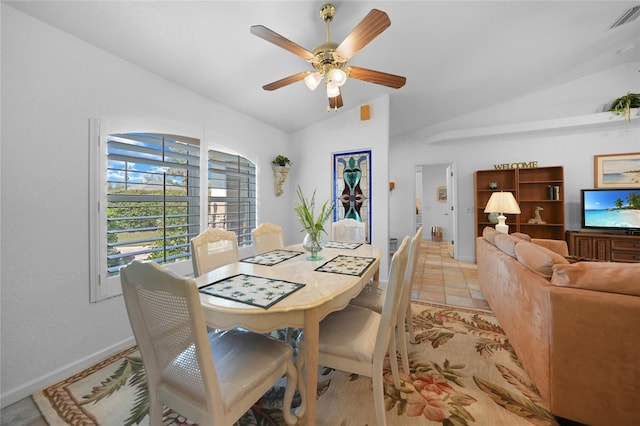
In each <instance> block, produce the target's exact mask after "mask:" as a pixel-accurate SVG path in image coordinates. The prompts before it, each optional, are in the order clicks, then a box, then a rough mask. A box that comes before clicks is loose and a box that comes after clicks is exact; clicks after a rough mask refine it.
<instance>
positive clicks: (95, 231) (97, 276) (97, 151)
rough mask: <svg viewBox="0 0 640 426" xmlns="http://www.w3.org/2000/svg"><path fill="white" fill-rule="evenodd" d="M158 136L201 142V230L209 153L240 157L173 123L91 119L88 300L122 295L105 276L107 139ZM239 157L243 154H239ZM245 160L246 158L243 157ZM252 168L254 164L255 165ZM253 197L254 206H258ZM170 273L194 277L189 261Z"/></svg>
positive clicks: (116, 282)
mask: <svg viewBox="0 0 640 426" xmlns="http://www.w3.org/2000/svg"><path fill="white" fill-rule="evenodd" d="M138 132H145V133H158V134H169V135H181V136H186V137H192V138H195V139H199V140H200V141H201V143H200V169H201V173H200V199H201V200H202V202H201V203H200V229H202V230H203V229H206V227H207V218H208V216H207V206H208V193H207V186H208V181H207V177H208V173H207V170H208V163H207V161H208V151H209V150H217V151H225V152H228V153H230V154H234V155H241V154H237V153H235V152H232V151H231V150H228V149H224V148H222V147H221V145H220V144H218V143H216V144H215V147H213V146H210V145H211V143H210V141H207V139H206V138H205V134H204V130H203V129H199V128H194V127H193V126H188V125H184V124H181V123H175V122H164V121H158V120H140V119H135V120H130V121H128V120H125V119H117V120H114V119H109V118H104V117H103V118H94V119H91V120H89V144H90V148H89V188H88V189H89V262H90V265H89V272H90V277H89V282H90V301H91V302H98V301H101V300H105V299H109V298H112V297H116V296H119V295H121V294H122V289H121V286H120V276H119V275H116V276H112V277H109V276H108V273H107V244H106V241H107V211H106V205H107V204H106V203H107V184H106V178H105V177H106V175H107V137H108V135H110V134H115V133H138ZM241 156H242V155H241ZM242 157H244V158H248V157H246V156H242ZM254 165H255V164H254ZM257 201H258V200H257V194H256V200H255V203H256V207H257V204H258V202H257ZM163 266H164V267H166V268H167V269H169V270H172V271H174V272H176V273H178V274H180V275H185V276H188V275H191V274H193V265H192V262H191V259H190V258H189V259H188V260H182V261H177V262H174V263H168V264H164V265H163Z"/></svg>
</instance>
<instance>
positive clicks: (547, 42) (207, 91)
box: [5, 0, 640, 136]
mask: <svg viewBox="0 0 640 426" xmlns="http://www.w3.org/2000/svg"><path fill="white" fill-rule="evenodd" d="M5 3H8V4H10V5H11V6H13V7H14V8H16V9H18V10H21V11H23V12H25V13H27V14H29V15H32V16H34V17H35V18H37V19H40V20H42V21H44V22H47V23H49V24H51V25H53V26H55V27H58V28H60V29H61V30H63V31H66V32H68V33H70V34H73V35H75V36H77V37H78V38H80V39H82V40H85V41H87V42H88V43H91V44H93V45H95V46H98V47H100V48H102V49H104V50H106V51H109V52H111V53H113V54H114V55H117V56H119V57H122V58H124V59H126V60H128V61H130V62H133V63H136V64H138V65H140V66H142V67H145V68H148V69H149V70H152V71H153V72H155V73H157V74H160V75H162V76H164V77H166V78H167V79H169V80H171V81H173V82H176V83H178V84H180V85H182V86H184V87H187V88H189V89H191V90H194V91H196V92H198V93H201V94H202V95H204V96H206V97H208V98H211V99H213V100H215V101H218V102H220V103H223V104H225V105H228V106H230V107H231V108H233V109H236V110H238V111H241V112H243V113H245V114H247V115H249V116H252V117H254V118H256V119H258V120H260V121H262V122H265V123H267V124H270V125H272V126H274V127H277V128H279V129H282V130H283V131H285V132H287V133H292V132H294V131H296V130H298V129H301V128H304V127H306V126H308V125H309V124H312V123H315V122H318V121H321V120H323V119H325V118H327V114H336V113H337V114H340V113H341V110H338V111H337V112H331V113H328V112H327V111H326V106H327V99H326V94H325V93H324V90H322V89H321V87H322V86H321V87H320V88H319V89H318V90H316V91H314V92H310V91H309V90H308V89H307V88H306V86H305V85H304V83H303V82H297V83H294V84H292V85H289V86H286V87H284V88H281V89H279V90H276V91H273V92H267V91H264V90H262V86H263V85H264V84H267V83H270V82H272V81H275V80H278V79H280V78H283V77H286V76H289V75H292V74H295V73H298V72H300V71H305V70H309V69H311V67H310V65H308V64H307V63H305V61H304V60H303V59H301V58H299V57H298V56H295V55H293V54H292V53H290V52H288V51H286V50H284V49H281V48H279V47H277V46H275V45H273V44H271V43H268V42H266V41H264V40H262V39H260V38H258V37H256V36H254V35H252V34H250V33H249V27H250V26H251V25H256V24H262V25H265V26H266V27H268V28H270V29H271V30H273V31H275V32H277V33H279V34H281V35H282V36H284V37H286V38H288V39H290V40H292V41H294V42H296V43H297V44H299V45H301V46H302V47H305V48H306V49H308V50H312V49H313V48H314V47H315V46H316V45H318V44H319V43H321V42H323V41H325V39H326V27H325V24H324V22H323V21H322V20H321V19H320V17H319V10H320V7H321V6H322V5H323V4H324V3H325V2H324V1H182V2H178V1H175V2H174V1H5ZM333 4H334V5H335V6H336V9H337V13H336V16H335V18H334V21H333V23H332V24H331V39H332V41H335V42H338V43H339V42H340V41H342V40H343V39H344V37H345V36H346V35H347V34H348V33H349V32H350V31H351V29H353V27H354V26H355V25H356V24H357V23H358V22H359V21H360V20H361V19H362V18H363V17H364V16H365V15H366V14H367V13H368V12H369V10H371V9H372V8H377V9H380V10H383V11H385V12H387V14H388V15H389V17H390V19H391V26H390V27H389V28H388V29H387V30H386V31H384V32H383V33H382V34H380V35H379V36H378V37H377V38H375V39H374V40H373V41H372V42H371V43H370V44H369V45H367V46H366V47H365V48H364V49H362V51H361V52H360V53H359V54H357V55H356V56H355V57H354V58H352V60H351V61H350V62H349V64H350V65H356V66H360V67H363V68H369V69H374V70H379V71H384V72H388V73H392V74H399V75H404V76H406V77H407V84H406V85H405V86H404V87H403V88H401V89H398V90H396V89H391V88H387V87H384V86H379V85H376V84H371V83H365V82H362V81H358V80H349V81H348V82H347V83H346V85H345V86H344V87H343V88H342V93H343V99H344V108H343V110H346V109H350V108H353V107H356V106H358V105H361V104H366V103H367V102H369V101H371V100H373V99H374V98H377V97H380V96H382V95H385V94H388V95H389V96H390V99H391V136H397V135H401V134H405V133H410V132H413V131H415V130H418V129H420V128H423V127H427V126H430V125H432V124H435V123H438V122H440V121H444V120H448V119H450V118H451V117H455V116H458V115H461V110H464V112H465V113H467V112H472V111H474V110H479V109H483V108H486V107H489V106H492V105H496V104H499V103H502V102H505V101H508V100H511V99H514V98H517V97H520V96H523V95H526V94H529V93H533V92H537V91H540V90H543V89H545V88H548V87H551V86H554V85H557V84H559V83H562V82H565V81H569V80H573V79H575V78H578V77H581V76H584V75H588V74H591V73H594V72H598V71H601V70H606V69H608V68H611V67H613V66H616V65H619V64H622V63H628V62H638V61H640V19H638V20H635V21H634V22H632V23H629V24H626V25H623V26H621V27H618V28H616V29H612V30H608V27H609V26H610V25H611V24H612V23H613V22H614V21H615V20H616V19H617V18H618V17H620V15H622V13H624V12H625V11H626V10H628V9H630V8H631V7H633V6H636V5H638V4H640V2H638V1H616V0H608V1H479V0H476V1H452V0H449V1H334V2H333ZM625 49H626V50H625ZM621 51H622V53H619V52H621Z"/></svg>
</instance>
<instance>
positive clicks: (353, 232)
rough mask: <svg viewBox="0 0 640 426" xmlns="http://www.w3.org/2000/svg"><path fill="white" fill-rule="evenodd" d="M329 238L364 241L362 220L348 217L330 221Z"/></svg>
mask: <svg viewBox="0 0 640 426" xmlns="http://www.w3.org/2000/svg"><path fill="white" fill-rule="evenodd" d="M331 239H332V240H333V241H343V242H353V243H365V242H366V241H367V236H366V232H365V225H364V222H360V221H358V220H355V219H351V218H348V219H342V220H338V221H336V222H333V223H331Z"/></svg>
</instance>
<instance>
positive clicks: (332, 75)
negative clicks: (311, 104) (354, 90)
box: [327, 68, 347, 87]
mask: <svg viewBox="0 0 640 426" xmlns="http://www.w3.org/2000/svg"><path fill="white" fill-rule="evenodd" d="M327 78H329V79H331V81H333V82H334V83H335V84H337V85H338V87H340V86H342V85H343V84H344V83H346V81H347V74H346V73H345V72H344V71H342V70H341V69H340V68H333V69H332V70H330V71H329V73H328V75H327Z"/></svg>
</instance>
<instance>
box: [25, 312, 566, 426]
mask: <svg viewBox="0 0 640 426" xmlns="http://www.w3.org/2000/svg"><path fill="white" fill-rule="evenodd" d="M412 310H413V314H414V327H415V331H416V339H417V341H418V344H415V345H410V347H409V351H410V371H409V372H408V373H405V372H402V369H401V370H400V371H401V377H400V379H401V387H400V389H397V388H396V387H395V386H394V385H393V379H392V377H391V369H390V367H389V365H390V364H389V363H388V362H387V364H386V366H385V403H386V410H387V413H386V415H387V423H388V424H389V425H392V426H404V425H408V426H410V425H443V426H464V425H491V426H501V425H504V426H517V425H540V426H542V425H558V423H557V421H556V420H555V418H554V417H553V415H552V414H551V413H550V412H549V411H548V410H547V407H546V405H545V403H544V402H543V401H542V400H541V399H540V397H539V394H538V392H537V390H536V389H535V386H534V385H533V384H532V383H531V381H530V380H529V378H528V377H527V374H526V373H525V372H524V370H523V369H522V366H521V365H520V363H519V361H518V359H517V357H516V354H515V352H514V351H513V348H512V347H511V345H510V344H509V341H508V339H507V338H506V336H505V335H504V332H503V331H502V328H501V327H500V325H499V324H498V323H497V321H496V319H495V317H494V316H493V315H492V314H491V313H490V312H487V311H480V310H472V309H466V308H460V307H452V306H444V305H437V304H432V303H425V302H418V301H413V302H412ZM282 394H283V388H282V387H274V388H272V390H271V391H270V392H268V393H267V394H266V395H264V396H263V398H262V399H261V400H260V401H259V402H258V403H257V404H256V405H255V406H254V407H253V408H252V409H251V410H249V411H248V412H247V413H246V414H245V415H244V416H243V417H242V418H241V419H240V420H239V422H238V423H237V425H239V426H245V425H257V426H261V425H285V424H286V423H285V422H284V419H283V418H282V414H281V412H280V406H281V398H282ZM296 397H297V395H296ZM33 398H34V400H35V401H36V404H37V405H38V407H39V409H40V411H41V412H42V414H43V417H44V418H45V419H46V421H47V422H48V423H49V424H50V425H72V424H73V425H101V426H107V425H118V426H120V425H134V424H140V425H148V417H147V416H146V412H147V409H148V407H147V394H146V378H145V374H144V366H143V365H142V362H141V359H140V356H139V353H138V352H137V350H136V348H135V347H133V348H130V349H128V350H126V351H123V352H120V353H118V354H115V355H113V356H112V357H110V358H109V359H107V360H104V361H103V362H101V363H99V364H96V365H95V366H92V367H90V368H88V369H86V370H84V371H82V372H80V373H78V374H76V375H74V376H72V377H69V378H68V379H66V380H64V381H62V382H59V383H56V384H55V385H52V386H50V387H48V388H46V389H43V390H41V391H39V392H37V393H35V394H34V395H33ZM297 404H299V400H297V401H294V405H297ZM317 404H318V407H317V413H318V419H317V424H319V425H331V426H335V425H341V426H350V425H354V426H364V425H371V426H373V425H375V424H376V420H375V412H374V407H373V395H372V385H371V379H369V378H367V377H361V376H357V375H352V374H348V373H343V372H340V371H335V370H330V369H324V368H321V369H320V374H319V379H318V401H317ZM164 424H165V425H171V426H183V425H192V423H190V422H188V420H187V419H185V418H183V417H181V416H180V415H178V414H177V413H174V412H172V411H171V410H167V411H166V412H165V422H164Z"/></svg>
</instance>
